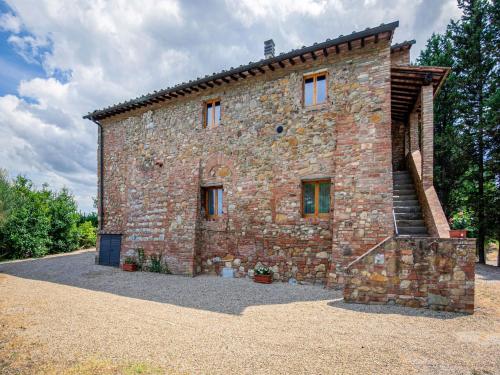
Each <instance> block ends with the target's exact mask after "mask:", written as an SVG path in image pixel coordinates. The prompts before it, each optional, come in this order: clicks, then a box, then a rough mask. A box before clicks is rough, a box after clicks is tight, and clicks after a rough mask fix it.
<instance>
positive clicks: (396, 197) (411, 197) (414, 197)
mask: <svg viewBox="0 0 500 375" xmlns="http://www.w3.org/2000/svg"><path fill="white" fill-rule="evenodd" d="M392 199H393V200H394V202H402V201H415V200H418V199H417V195H416V194H406V195H396V194H394V195H393V196H392Z"/></svg>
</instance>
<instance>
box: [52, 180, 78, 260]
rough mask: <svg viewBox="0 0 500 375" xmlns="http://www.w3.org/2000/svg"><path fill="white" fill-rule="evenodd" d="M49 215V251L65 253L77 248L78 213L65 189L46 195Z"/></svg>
mask: <svg viewBox="0 0 500 375" xmlns="http://www.w3.org/2000/svg"><path fill="white" fill-rule="evenodd" d="M48 207H49V216H50V230H49V237H50V240H51V245H50V252H51V253H65V252H69V251H74V250H76V249H78V245H79V244H78V235H79V233H78V227H77V222H78V213H77V205H76V202H75V199H74V198H73V196H72V195H71V194H70V193H69V191H68V190H67V189H62V190H61V191H60V192H58V193H55V192H50V193H49V195H48Z"/></svg>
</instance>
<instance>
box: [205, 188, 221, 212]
mask: <svg viewBox="0 0 500 375" xmlns="http://www.w3.org/2000/svg"><path fill="white" fill-rule="evenodd" d="M212 190H222V213H221V214H220V215H219V214H218V212H217V208H218V207H219V194H218V193H217V194H215V195H214V214H212V215H210V210H209V207H208V206H209V204H210V199H209V194H210V191H212ZM203 194H204V195H205V218H206V219H207V220H210V219H215V218H218V217H221V216H223V215H224V187H223V186H222V185H217V186H206V187H204V188H203Z"/></svg>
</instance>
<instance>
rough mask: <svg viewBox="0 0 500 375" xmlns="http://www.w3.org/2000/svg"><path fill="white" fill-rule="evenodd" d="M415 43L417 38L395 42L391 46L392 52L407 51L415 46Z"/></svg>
mask: <svg viewBox="0 0 500 375" xmlns="http://www.w3.org/2000/svg"><path fill="white" fill-rule="evenodd" d="M415 43H416V41H415V39H413V40H405V41H404V42H401V43H396V44H393V45H392V46H391V53H396V52H401V51H405V50H407V49H411V46H413V45H414V44H415Z"/></svg>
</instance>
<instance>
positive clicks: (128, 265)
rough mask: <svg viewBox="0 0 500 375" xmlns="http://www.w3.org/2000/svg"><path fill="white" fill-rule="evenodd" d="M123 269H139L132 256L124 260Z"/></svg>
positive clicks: (131, 270) (132, 270)
mask: <svg viewBox="0 0 500 375" xmlns="http://www.w3.org/2000/svg"><path fill="white" fill-rule="evenodd" d="M122 269H123V270H124V271H128V272H135V271H137V262H136V261H135V259H134V258H132V257H126V258H125V260H124V261H123V266H122Z"/></svg>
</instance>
